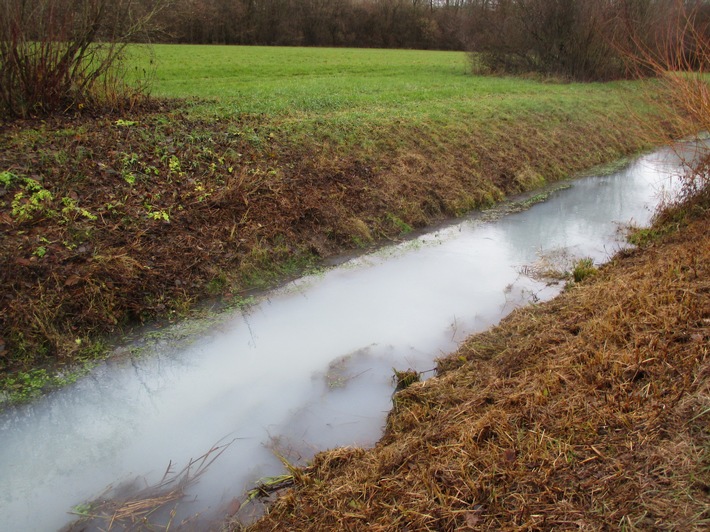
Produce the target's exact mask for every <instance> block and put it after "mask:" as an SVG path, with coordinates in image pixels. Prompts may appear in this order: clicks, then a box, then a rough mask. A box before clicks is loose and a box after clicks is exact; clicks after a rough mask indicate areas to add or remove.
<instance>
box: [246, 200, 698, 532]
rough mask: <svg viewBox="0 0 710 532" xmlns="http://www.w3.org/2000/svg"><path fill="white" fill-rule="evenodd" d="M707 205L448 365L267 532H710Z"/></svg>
mask: <svg viewBox="0 0 710 532" xmlns="http://www.w3.org/2000/svg"><path fill="white" fill-rule="evenodd" d="M692 201H693V203H692V204H690V203H686V204H685V205H684V206H683V207H678V208H681V209H683V210H684V212H685V213H686V216H683V217H678V216H675V217H674V218H673V220H674V221H672V222H671V223H673V225H674V228H673V230H671V231H669V232H666V234H665V236H662V237H657V238H656V239H655V240H654V242H653V244H652V245H651V244H648V245H646V246H645V247H644V248H643V249H640V250H636V251H633V252H626V253H625V254H623V255H622V256H620V257H618V258H616V259H615V260H614V261H613V262H612V263H611V264H610V265H607V266H604V267H602V268H601V269H600V270H599V271H598V272H597V273H596V274H595V275H594V276H591V277H589V278H588V279H585V280H584V282H582V283H579V284H576V285H575V286H574V287H572V288H571V289H570V290H568V291H566V292H565V293H563V294H562V295H561V296H560V297H559V298H557V299H555V300H553V301H552V302H549V303H546V304H543V305H540V306H537V307H533V308H524V309H521V310H518V311H516V312H514V313H513V314H512V315H511V316H509V317H508V318H507V319H505V320H504V321H503V322H502V323H501V324H500V326H498V327H496V328H494V329H492V330H490V331H488V332H485V333H482V334H479V335H476V336H474V337H472V338H470V339H469V340H468V341H467V342H466V343H465V344H464V345H463V346H462V347H461V349H460V350H459V351H458V352H457V353H455V354H453V355H451V356H449V357H446V358H444V359H442V360H440V362H439V376H438V377H436V378H433V379H430V380H428V381H425V382H421V383H414V384H412V385H411V386H409V387H408V388H406V389H405V390H402V391H400V392H398V400H397V409H396V410H393V411H392V413H391V414H390V416H389V419H388V423H387V430H386V433H385V435H384V437H383V439H382V440H381V441H380V442H379V443H378V444H377V445H376V447H375V448H374V449H371V450H362V449H338V450H334V451H328V452H325V453H321V454H319V455H318V456H316V458H315V459H314V461H313V463H312V465H311V466H309V467H307V468H306V469H305V471H304V474H303V476H302V478H301V479H300V480H299V481H298V482H297V487H296V488H295V489H294V490H292V491H290V492H288V493H286V494H285V495H284V496H282V498H281V499H280V500H279V501H278V502H277V503H276V504H275V505H274V506H273V507H272V508H271V510H270V512H269V513H268V514H267V515H266V516H265V517H264V518H263V519H262V520H261V521H259V522H258V523H256V524H255V525H253V526H252V527H251V528H250V530H272V529H274V527H277V528H281V529H289V530H299V529H309V530H312V529H323V530H325V529H343V530H406V529H408V530H432V529H436V530H459V529H500V530H512V529H516V530H517V529H520V528H525V529H564V528H568V527H574V528H577V527H582V528H593V529H599V528H618V527H620V526H621V527H625V528H629V529H668V530H701V529H705V528H706V527H707V526H708V525H710V467H709V466H710V453H709V452H708V441H710V440H709V439H708V438H709V437H710V431H709V430H708V426H710V399H709V397H710V395H709V392H710V358H709V357H708V355H709V354H710V353H709V351H710V348H709V346H710V280H709V276H708V273H709V272H708V264H710V234H709V233H708V231H707V227H708V222H709V220H710V214H709V213H708V209H709V207H710V201H708V195H707V194H704V195H701V196H699V197H696V198H695V199H694V200H692ZM678 220H682V222H678ZM680 226H682V228H681V229H680V230H678V227H680ZM655 229H656V230H657V231H658V233H657V234H659V235H660V234H662V233H663V232H664V231H663V228H662V227H661V226H660V225H657V226H656V227H655Z"/></svg>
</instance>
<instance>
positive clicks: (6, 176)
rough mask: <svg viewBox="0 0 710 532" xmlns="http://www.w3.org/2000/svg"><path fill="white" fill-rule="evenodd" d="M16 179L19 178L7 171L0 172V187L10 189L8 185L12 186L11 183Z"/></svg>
mask: <svg viewBox="0 0 710 532" xmlns="http://www.w3.org/2000/svg"><path fill="white" fill-rule="evenodd" d="M18 179H19V178H18V177H17V176H16V175H15V174H13V173H12V172H9V171H7V170H4V171H2V172H0V185H2V186H4V187H5V188H10V185H12V183H13V182H14V181H17V180H18Z"/></svg>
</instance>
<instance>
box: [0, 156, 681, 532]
mask: <svg viewBox="0 0 710 532" xmlns="http://www.w3.org/2000/svg"><path fill="white" fill-rule="evenodd" d="M677 166H678V160H677V158H676V156H675V155H673V153H671V152H669V151H666V150H662V151H659V152H657V153H655V154H652V155H648V156H645V157H642V158H641V159H639V160H638V161H636V162H635V163H633V164H631V165H630V166H629V167H628V168H627V169H625V170H623V171H620V172H618V173H616V174H614V175H610V176H604V177H589V178H582V179H579V180H576V181H574V182H572V186H571V188H569V189H566V190H561V191H558V192H554V193H553V194H552V195H551V197H550V198H549V200H548V201H546V202H545V203H540V204H537V205H535V206H533V207H532V208H530V209H529V210H527V211H524V212H520V213H516V214H509V215H507V216H504V217H502V218H499V219H497V220H491V221H485V217H480V216H479V217H478V218H472V219H469V220H467V221H463V222H461V223H460V224H458V225H454V226H449V227H446V228H443V229H439V230H436V231H434V232H432V233H429V234H426V235H423V236H421V237H419V238H417V239H415V240H413V241H410V242H406V243H403V244H400V245H397V246H393V247H389V248H386V249H382V250H380V251H377V252H375V253H373V254H370V255H367V256H364V257H360V258H356V259H353V260H351V261H348V262H346V263H344V264H342V265H340V266H339V267H337V268H335V269H332V270H329V271H327V272H326V273H324V274H320V275H317V276H311V277H307V278H304V279H300V280H298V281H295V282H293V283H290V284H289V285H288V286H286V287H284V288H282V289H280V290H278V291H275V292H272V293H270V294H269V295H268V296H266V297H264V298H263V299H261V300H259V301H258V302H257V303H256V304H255V305H253V306H252V307H251V308H250V309H249V310H248V311H246V313H242V312H239V311H234V312H233V313H232V314H231V315H227V316H222V317H221V318H220V319H218V320H214V323H212V324H211V325H209V326H203V327H202V330H200V331H199V332H193V333H191V334H190V338H189V340H190V341H189V342H183V343H182V347H175V346H172V345H171V343H170V342H169V341H167V340H164V339H161V338H160V337H158V339H157V340H155V341H153V342H149V343H148V344H146V345H148V346H149V349H143V350H142V352H141V355H140V356H127V355H124V356H122V357H117V358H114V359H112V360H111V361H109V362H107V363H106V364H104V365H102V366H100V367H99V368H97V369H96V370H95V371H94V372H93V373H92V374H91V375H89V376H88V377H86V378H84V379H81V380H80V381H79V382H77V383H76V384H75V385H72V386H69V387H67V388H65V389H62V390H60V391H57V392H55V393H52V394H50V395H49V396H46V397H44V398H42V399H40V400H38V401H35V402H34V403H32V404H30V405H26V406H22V407H18V408H13V409H10V410H8V411H6V412H5V413H4V414H2V415H0V530H7V531H32V530H56V529H58V528H61V527H62V526H63V525H65V524H66V523H68V522H69V521H71V520H72V518H73V516H72V515H70V514H69V513H68V512H69V511H71V509H72V508H73V507H75V506H76V505H78V504H80V503H82V502H85V501H87V500H90V499H93V498H95V497H97V496H99V495H101V494H102V492H104V490H105V489H107V488H108V487H109V486H114V487H116V486H119V485H121V484H122V483H126V482H130V481H133V480H134V479H136V478H139V479H140V483H142V484H141V485H145V484H146V483H148V484H150V483H155V482H156V481H158V480H159V479H160V478H161V477H162V475H163V473H164V471H165V469H166V467H167V465H168V464H169V463H172V464H174V465H175V467H176V468H177V469H180V468H182V467H183V466H184V465H185V464H187V463H188V461H189V460H190V459H191V458H197V457H198V456H200V455H202V454H203V453H205V452H207V451H208V450H209V449H210V448H211V447H212V446H213V445H214V444H216V443H218V442H221V443H228V442H230V441H232V443H231V445H229V446H228V447H227V448H226V449H225V450H224V452H223V454H222V455H221V456H220V457H219V458H218V459H217V460H216V461H215V462H214V463H213V464H212V465H211V466H210V467H209V468H208V470H207V471H206V473H205V474H204V476H202V477H201V478H200V480H199V482H197V483H196V484H195V485H194V486H192V487H191V488H190V491H189V493H190V496H191V498H192V499H194V502H192V503H189V504H184V505H183V506H182V509H181V512H182V513H181V515H182V516H184V515H187V514H189V513H195V512H203V513H206V514H208V513H209V512H210V509H214V510H216V509H219V508H221V507H222V506H223V505H225V504H227V503H229V501H230V500H232V498H233V497H234V496H237V495H240V494H243V493H244V491H245V490H247V489H249V488H250V487H251V486H252V485H253V483H254V481H255V480H257V479H258V478H260V477H262V476H266V475H275V474H280V473H281V472H282V469H283V468H282V466H281V464H280V463H279V462H278V460H277V459H275V458H274V454H273V452H272V451H271V448H272V447H273V448H276V449H277V450H279V451H281V452H282V453H284V454H288V455H289V456H290V457H291V458H292V459H298V458H308V457H310V456H311V455H312V454H313V453H314V452H316V451H317V450H321V449H325V448H328V447H332V446H336V445H338V446H340V445H364V446H368V445H372V444H373V443H374V442H375V441H376V440H377V439H378V438H379V436H380V434H381V430H382V427H383V424H384V420H385V416H386V413H387V411H388V410H389V408H390V406H391V394H392V391H393V388H392V381H391V377H392V368H393V367H394V368H397V369H407V368H414V369H417V370H418V371H425V370H429V369H431V368H432V367H433V366H434V365H435V364H434V362H433V360H434V358H436V357H437V356H440V355H442V354H445V353H448V352H451V351H453V350H454V349H455V348H456V346H457V344H458V343H459V342H460V341H461V340H463V339H464V338H465V337H466V336H467V335H469V334H471V333H473V332H476V331H480V330H483V329H485V328H488V327H489V326H491V325H492V324H495V323H497V322H498V321H499V320H500V319H501V318H503V317H504V316H505V315H506V314H507V313H509V312H510V311H511V310H513V309H514V308H515V307H516V306H519V305H521V304H524V303H526V302H528V301H530V300H538V299H540V300H542V299H547V298H550V297H552V296H553V295H555V294H556V293H557V291H559V289H560V287H559V286H547V285H546V283H545V282H543V281H535V280H533V279H531V278H529V277H526V276H525V275H522V274H521V272H524V271H528V270H529V267H530V266H531V265H535V264H536V263H539V261H540V260H541V257H546V258H547V260H549V259H550V258H553V259H555V261H556V262H557V263H558V266H561V267H563V268H564V267H568V266H569V263H570V261H572V260H574V259H578V258H582V257H592V258H593V259H594V260H595V262H597V263H599V262H603V261H605V260H607V259H608V258H610V256H611V255H613V254H614V253H615V252H616V251H618V250H619V249H620V247H622V246H624V244H623V232H620V231H619V228H620V225H621V226H623V225H624V224H627V223H629V222H631V223H634V224H638V225H643V224H646V223H648V221H649V218H650V216H651V214H652V211H653V209H654V207H655V205H656V203H657V202H658V200H659V193H660V192H661V191H662V190H664V189H665V190H668V188H669V187H671V186H672V185H671V181H672V180H671V178H670V176H671V174H673V172H674V171H676V170H677ZM188 330H191V329H190V324H183V325H182V326H180V327H179V328H177V329H176V331H178V333H176V334H178V335H185V334H187V333H185V332H184V331H188ZM181 331H182V332H181ZM168 336H169V335H168ZM186 344H189V345H186ZM192 499H191V500H192Z"/></svg>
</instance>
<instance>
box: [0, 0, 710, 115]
mask: <svg viewBox="0 0 710 532" xmlns="http://www.w3.org/2000/svg"><path fill="white" fill-rule="evenodd" d="M0 7H1V8H2V9H1V10H0V13H1V14H2V16H1V17H0V67H2V69H1V71H0V72H1V73H0V106H1V107H2V109H0V110H1V111H2V114H8V115H15V116H17V115H19V116H27V115H31V114H37V113H39V114H41V113H43V112H48V111H49V110H51V109H55V110H57V109H70V108H72V107H75V106H78V105H79V104H81V105H82V106H84V107H86V106H87V105H93V104H95V103H97V102H99V101H104V102H105V101H106V100H111V101H112V105H113V104H116V103H119V102H121V101H123V100H125V95H126V90H127V87H126V85H125V84H124V83H123V79H122V77H121V70H120V68H116V67H117V65H120V64H121V62H122V60H123V53H122V52H123V50H124V48H125V46H126V45H127V43H133V42H167V43H190V44H241V45H281V46H331V47H359V48H413V49H438V50H468V51H469V52H471V54H472V55H471V58H472V64H473V65H474V70H475V71H476V72H478V73H505V74H527V73H536V74H539V75H545V76H556V77H560V78H563V79H573V80H581V81H599V80H609V79H619V78H624V77H632V76H636V75H639V74H641V75H644V74H648V73H652V72H653V71H654V70H653V69H647V72H643V71H642V70H643V64H642V65H641V69H639V63H638V61H636V62H635V69H631V70H630V69H629V61H628V59H629V58H634V57H640V56H641V57H647V58H651V59H652V60H653V61H656V62H665V63H668V64H682V65H685V66H689V67H691V68H694V69H696V70H698V69H700V70H704V69H705V68H706V66H707V65H705V64H704V62H705V59H706V54H704V53H698V52H697V48H698V46H703V47H704V46H706V44H707V37H708V26H709V21H710V0H593V1H592V0H33V1H32V2H28V1H27V0H0ZM689 28H692V31H689ZM669 53H670V54H672V55H677V56H681V57H682V61H675V60H674V58H668V57H661V56H662V55H663V54H669ZM669 59H670V61H669ZM632 63H634V62H633V61H632ZM129 92H130V91H129ZM131 101H132V100H131Z"/></svg>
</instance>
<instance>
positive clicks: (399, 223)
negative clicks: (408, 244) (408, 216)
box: [387, 212, 414, 235]
mask: <svg viewBox="0 0 710 532" xmlns="http://www.w3.org/2000/svg"><path fill="white" fill-rule="evenodd" d="M387 220H388V221H389V222H390V223H391V224H392V225H393V226H395V227H396V228H397V229H399V234H400V235H406V234H407V233H411V232H412V231H414V229H413V228H412V226H411V225H409V224H408V223H406V222H404V221H403V220H402V219H401V218H399V217H398V216H396V215H394V214H392V213H390V212H388V213H387Z"/></svg>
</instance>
